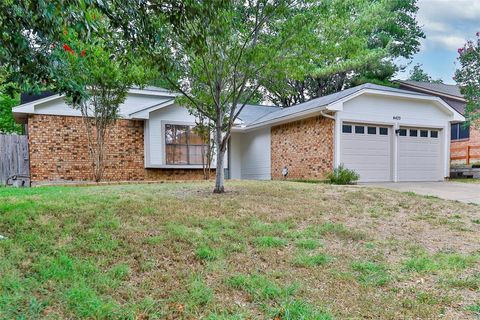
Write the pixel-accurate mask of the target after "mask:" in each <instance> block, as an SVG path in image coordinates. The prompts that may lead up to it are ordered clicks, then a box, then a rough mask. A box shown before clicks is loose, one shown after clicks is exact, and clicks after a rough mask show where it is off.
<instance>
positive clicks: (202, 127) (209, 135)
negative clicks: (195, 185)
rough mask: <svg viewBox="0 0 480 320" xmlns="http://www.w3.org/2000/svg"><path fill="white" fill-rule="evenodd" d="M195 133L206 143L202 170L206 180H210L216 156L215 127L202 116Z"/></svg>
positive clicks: (203, 150) (203, 149)
mask: <svg viewBox="0 0 480 320" xmlns="http://www.w3.org/2000/svg"><path fill="white" fill-rule="evenodd" d="M195 133H196V134H198V135H199V136H200V137H201V138H202V139H203V141H204V142H205V145H206V146H205V148H202V168H203V177H204V179H205V180H210V174H211V172H212V160H213V156H214V155H215V140H214V139H213V137H214V126H213V123H212V121H211V120H210V119H205V117H204V116H203V115H202V114H198V115H197V121H196V126H195Z"/></svg>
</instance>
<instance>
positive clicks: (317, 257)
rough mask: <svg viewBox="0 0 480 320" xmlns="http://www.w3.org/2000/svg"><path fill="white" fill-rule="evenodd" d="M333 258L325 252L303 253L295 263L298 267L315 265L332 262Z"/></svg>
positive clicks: (296, 258)
mask: <svg viewBox="0 0 480 320" xmlns="http://www.w3.org/2000/svg"><path fill="white" fill-rule="evenodd" d="M331 259H332V258H331V257H329V256H327V255H326V254H323V253H318V254H306V253H301V254H299V255H298V256H297V257H295V260H294V262H293V264H294V265H295V266H298V267H315V266H321V265H325V264H327V263H328V262H330V260H331Z"/></svg>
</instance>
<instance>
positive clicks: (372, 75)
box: [261, 0, 424, 106]
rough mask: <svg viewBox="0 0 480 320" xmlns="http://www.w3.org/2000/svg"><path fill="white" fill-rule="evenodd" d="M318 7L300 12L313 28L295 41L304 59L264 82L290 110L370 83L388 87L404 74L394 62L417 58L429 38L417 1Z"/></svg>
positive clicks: (271, 96) (355, 1)
mask: <svg viewBox="0 0 480 320" xmlns="http://www.w3.org/2000/svg"><path fill="white" fill-rule="evenodd" d="M313 7H314V9H313V8H312V9H311V10H303V8H299V9H298V10H299V11H302V15H303V16H304V21H305V22H306V24H307V26H308V27H309V28H310V30H309V31H308V28H305V29H304V30H307V31H306V33H304V34H301V35H300V36H299V37H298V38H296V39H294V41H297V47H298V48H299V51H297V52H296V55H297V57H301V59H298V58H297V59H295V60H294V61H292V62H293V63H292V65H291V68H287V69H279V70H283V73H276V74H274V75H269V74H267V75H266V76H265V77H263V78H262V79H261V82H262V88H263V92H264V94H265V97H266V98H267V99H268V100H270V101H272V102H274V103H276V104H279V105H283V106H290V105H292V104H296V103H300V102H304V101H306V100H309V99H311V98H314V97H318V96H323V95H327V94H330V93H333V92H336V91H339V90H341V89H344V88H346V87H349V86H353V85H357V84H361V83H363V82H366V81H369V82H376V83H383V84H385V83H388V80H389V79H390V77H391V76H392V75H393V74H394V73H395V72H396V71H397V70H398V68H397V67H396V66H395V64H394V63H393V60H394V59H395V58H397V57H404V58H411V56H412V55H413V54H414V53H416V52H417V51H418V48H419V45H420V43H419V39H420V38H422V37H424V34H423V32H422V31H421V29H420V27H419V26H418V24H417V22H416V20H415V14H416V12H417V10H418V8H417V7H416V1H415V0H399V1H368V0H351V1H348V0H347V1H335V0H328V1H322V2H315V5H314V6H313ZM292 14H295V13H294V12H293V13H292ZM302 43H303V47H302Z"/></svg>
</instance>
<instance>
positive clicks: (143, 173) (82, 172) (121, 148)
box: [28, 115, 203, 183]
mask: <svg viewBox="0 0 480 320" xmlns="http://www.w3.org/2000/svg"><path fill="white" fill-rule="evenodd" d="M28 134H29V149H30V174H31V179H32V182H34V183H35V182H42V181H44V182H45V181H82V180H92V174H91V171H92V170H91V166H90V163H91V162H90V158H89V155H88V149H87V139H86V134H85V129H84V126H83V122H82V119H81V118H80V117H65V116H51V115H32V116H30V117H29V119H28ZM143 140H144V139H143V121H133V120H118V121H117V122H116V124H115V126H114V128H113V129H112V131H111V132H110V135H109V137H108V139H107V143H106V161H105V163H106V166H105V173H104V179H103V180H105V181H126V180H130V181H133V180H189V179H203V173H202V170H201V169H200V170H199V169H192V170H178V169H145V168H144V141H143Z"/></svg>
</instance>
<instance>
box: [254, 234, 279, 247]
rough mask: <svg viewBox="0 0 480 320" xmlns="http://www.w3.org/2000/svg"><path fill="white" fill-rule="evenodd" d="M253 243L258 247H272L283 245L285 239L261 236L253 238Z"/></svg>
mask: <svg viewBox="0 0 480 320" xmlns="http://www.w3.org/2000/svg"><path fill="white" fill-rule="evenodd" d="M254 243H255V245H256V246H258V247H264V248H272V247H283V246H285V245H287V240H285V239H282V238H279V237H270V236H263V237H257V238H255V239H254Z"/></svg>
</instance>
